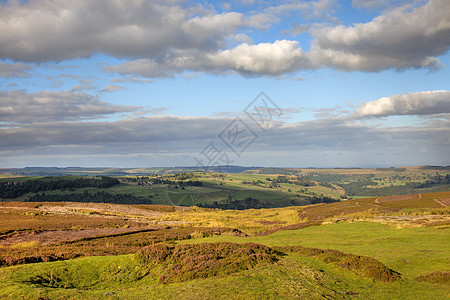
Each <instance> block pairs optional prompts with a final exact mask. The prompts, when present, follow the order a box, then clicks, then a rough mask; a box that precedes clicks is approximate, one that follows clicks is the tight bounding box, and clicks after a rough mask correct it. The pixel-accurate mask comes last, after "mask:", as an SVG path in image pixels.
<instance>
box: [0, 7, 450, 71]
mask: <svg viewBox="0 0 450 300" xmlns="http://www.w3.org/2000/svg"><path fill="white" fill-rule="evenodd" d="M372 3H373V1H356V2H355V3H354V5H359V6H366V7H367V6H371V5H372ZM396 3H397V2H396ZM333 6H334V2H333V1H330V0H319V1H311V2H305V3H303V2H302V3H290V2H289V3H282V4H280V5H277V6H273V7H266V8H265V9H262V10H260V11H253V12H251V13H249V14H248V15H244V14H242V13H239V12H232V11H229V12H224V13H218V12H216V11H213V10H207V9H205V8H204V7H202V6H196V7H188V6H186V5H182V4H177V2H176V1H175V2H165V1H139V0H133V1H127V3H126V5H125V4H124V3H123V2H121V1H109V0H99V1H88V0H80V1H69V0H63V1H54V0H48V1H43V0H36V1H30V2H27V3H25V4H23V3H22V4H19V2H11V3H9V4H8V5H3V6H1V7H0V58H4V59H12V60H16V61H27V62H42V61H58V60H66V59H71V58H77V57H87V56H91V55H92V54H95V53H104V54H107V55H111V56H114V57H119V58H128V59H133V60H131V61H126V62H124V63H122V64H120V65H118V66H109V67H106V70H107V71H110V72H116V73H118V74H122V75H127V74H130V75H138V76H143V77H147V78H159V77H173V76H174V75H175V74H177V73H181V72H183V71H185V70H188V71H202V72H213V73H217V72H225V73H227V72H229V71H231V72H237V73H240V74H242V75H245V76H248V75H252V76H277V75H280V74H283V73H291V72H295V71H299V70H306V69H316V68H335V69H339V70H343V71H369V72H376V71H380V70H384V69H389V68H396V69H406V68H429V69H436V68H439V67H440V61H439V59H438V58H437V56H439V55H441V54H443V53H445V52H447V51H448V49H449V47H450V5H448V3H447V0H430V1H429V2H427V3H425V4H424V5H422V6H414V5H413V4H407V5H404V6H402V7H398V8H396V9H393V10H390V11H386V12H384V13H383V14H382V15H380V16H378V17H376V18H374V19H373V20H372V21H370V22H368V23H361V24H355V25H352V26H344V25H339V26H316V27H315V28H314V29H312V30H311V34H312V37H313V41H312V44H311V46H310V47H309V48H310V50H309V52H304V51H302V48H301V47H300V45H299V44H298V42H297V41H294V40H291V41H289V40H282V41H275V42H272V43H259V44H251V41H250V40H246V41H245V42H243V43H241V44H240V45H237V46H230V41H233V40H234V41H236V39H238V40H239V39H241V40H242V38H248V36H247V35H246V34H245V33H244V32H242V30H243V29H245V28H247V29H248V28H256V29H262V28H268V26H270V25H271V24H273V23H275V22H279V21H280V20H281V17H282V16H283V15H284V14H288V13H293V12H295V11H298V12H301V13H303V14H304V13H306V12H309V14H310V15H313V16H316V17H319V16H320V17H324V18H325V17H327V13H326V12H327V11H329V10H330V9H332V7H333ZM328 17H330V16H328ZM297 29H299V30H300V31H303V30H305V27H304V25H300V27H297ZM297 31H298V30H297ZM297 33H298V32H297ZM16 67H17V68H19V69H20V68H23V67H24V66H23V65H21V66H19V65H17V66H16ZM1 68H6V67H5V66H2V67H0V70H1ZM22 71H25V70H22ZM0 72H1V71H0ZM5 74H8V73H5ZM16 74H22V75H23V74H26V73H23V72H22V73H20V70H19V72H18V73H16Z"/></svg>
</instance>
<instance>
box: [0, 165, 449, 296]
mask: <svg viewBox="0 0 450 300" xmlns="http://www.w3.org/2000/svg"><path fill="white" fill-rule="evenodd" d="M383 172H384V171H383ZM386 172H387V171H386ZM264 176H266V175H264ZM237 180H238V178H235V179H234V181H237ZM449 194H450V192H443V193H433V194H423V195H422V196H421V198H419V197H418V196H416V195H412V196H400V197H380V198H378V200H377V201H375V200H376V199H377V198H366V199H354V200H349V201H344V202H341V203H332V204H327V205H313V206H306V207H285V208H272V209H260V210H246V211H234V210H227V211H224V210H213V209H204V208H197V207H194V208H176V207H169V206H149V205H138V206H133V207H131V206H129V207H128V206H125V205H124V206H120V209H118V208H119V206H109V205H105V210H103V209H100V210H99V212H101V214H89V215H88V214H77V215H71V214H68V215H64V214H58V213H51V214H47V213H46V212H45V211H39V213H36V212H37V211H38V210H37V209H36V208H35V206H36V205H37V204H35V203H34V204H33V203H17V204H16V205H17V207H16V208H11V207H13V203H0V207H1V208H2V209H1V211H2V215H1V216H0V229H1V230H0V233H1V234H2V237H3V238H6V237H11V236H12V235H14V234H22V233H27V232H33V231H35V230H49V229H71V228H72V229H73V226H79V228H87V227H89V226H92V228H96V226H99V227H106V226H125V225H132V224H135V225H137V224H141V227H139V228H146V227H145V226H147V225H148V224H160V225H162V224H164V226H168V225H169V224H170V226H179V227H178V228H165V229H159V230H154V231H146V232H138V233H129V234H128V233H124V234H117V235H114V234H112V235H107V236H96V237H92V238H91V237H90V238H84V239H80V240H77V241H72V242H65V243H60V244H51V245H43V244H39V243H36V242H33V241H25V242H23V241H22V242H17V243H16V244H13V245H11V246H0V256H1V257H0V258H1V259H3V260H2V261H1V262H2V263H4V264H6V265H10V264H15V263H17V262H18V263H27V264H25V265H18V266H12V267H7V266H3V267H1V268H0V282H2V284H1V287H0V299H20V298H23V299H39V298H40V299H99V298H105V299H124V298H125V299H180V298H183V299H199V298H200V299H293V298H301V299H353V298H361V299H448V295H450V287H449V285H448V282H449V274H450V273H449V272H450V270H449V268H448V266H449V265H450V263H449V258H450V247H449V245H450V235H449V231H448V230H450V226H448V221H445V220H446V219H445V218H448V215H449V211H448V208H445V207H443V206H442V205H441V206H439V207H437V206H435V204H436V202H434V201H433V199H446V198H450V195H449ZM443 201H444V200H443ZM39 205H42V204H39ZM45 205H47V204H45ZM65 205H67V204H61V203H59V204H58V203H53V204H51V208H52V209H54V210H55V211H58V208H61V206H65ZM96 207H97V206H96ZM106 207H109V208H110V209H111V211H108V210H107V209H106ZM127 207H128V208H129V210H128V211H127V212H126V213H125V212H123V211H122V210H123V209H127ZM131 208H135V209H138V208H139V209H141V211H142V210H144V211H149V212H152V211H153V212H155V214H150V215H149V216H148V217H145V216H144V215H141V216H140V219H138V220H137V219H136V220H135V221H132V220H131V219H133V212H132V211H133V210H132V209H131ZM80 209H82V208H80ZM96 209H97V208H96ZM429 216H435V217H438V218H442V220H443V221H442V222H443V223H442V224H440V225H438V224H437V223H438V222H434V221H430V222H428V223H427V222H424V223H423V224H419V225H420V226H422V227H412V226H409V225H410V223H411V222H412V221H409V220H410V219H412V220H416V219H421V218H428V217H429ZM416 217H417V218H416ZM380 218H386V219H389V218H391V219H393V220H397V221H395V222H393V223H392V224H393V225H396V224H397V225H398V224H404V225H405V226H403V228H397V227H396V226H391V225H386V224H381V223H377V222H378V221H377V220H379V219H380ZM430 220H435V219H434V218H430ZM440 220H441V219H440ZM108 222H110V223H108ZM132 222H135V223H132ZM445 222H447V223H445ZM305 224H306V225H308V224H309V225H315V226H304V225H305ZM433 224H434V225H433ZM446 224H447V225H446ZM71 226H72V227H71ZM80 226H81V227H80ZM226 227H228V228H226ZM300 227H304V228H302V229H295V228H300ZM39 228H41V229H39ZM234 228H237V229H236V230H235V229H234ZM280 229H283V230H280ZM288 229H289V230H288ZM149 230H150V229H149ZM241 231H242V232H241ZM266 231H272V232H274V233H272V234H268V235H264V232H266ZM245 234H247V235H249V236H247V237H245ZM158 243H159V244H158ZM161 243H164V245H163V244H161ZM256 244H257V245H256ZM260 245H263V246H260ZM267 247H270V248H271V249H269V248H267ZM311 248H313V249H311ZM276 251H278V252H276ZM136 253H137V254H136ZM124 254H125V255H124ZM87 255H95V256H91V257H84V256H87ZM76 257H82V258H76ZM5 258H7V259H6V260H5ZM74 258H75V259H74ZM8 259H9V260H11V261H9V260H8ZM14 259H17V261H16V262H14ZM60 259H65V260H64V261H53V260H60ZM41 261H47V262H41ZM32 262H35V263H32ZM397 272H398V273H399V274H400V275H398V274H397ZM399 276H401V278H400V277H399Z"/></svg>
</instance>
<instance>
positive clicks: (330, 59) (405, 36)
mask: <svg viewBox="0 0 450 300" xmlns="http://www.w3.org/2000/svg"><path fill="white" fill-rule="evenodd" d="M313 35H314V37H315V42H314V45H313V47H312V48H311V59H312V60H314V61H315V62H316V63H317V64H318V65H322V66H333V67H335V68H338V69H341V70H344V71H357V70H360V71H380V70H383V69H388V68H397V69H405V68H411V67H413V68H421V67H427V68H430V69H435V68H438V67H439V66H440V62H439V60H438V59H437V58H436V57H435V56H438V55H441V54H444V53H445V52H447V51H448V49H449V47H450V5H449V4H448V1H447V0H430V1H429V2H428V3H426V4H425V5H423V6H420V7H416V8H411V5H406V6H402V7H399V8H397V9H394V10H392V11H389V12H387V13H385V14H384V15H381V16H378V17H376V18H375V19H373V20H372V21H371V22H368V23H364V24H355V25H353V26H350V27H345V26H343V25H339V26H333V27H322V28H316V29H315V30H314V31H313Z"/></svg>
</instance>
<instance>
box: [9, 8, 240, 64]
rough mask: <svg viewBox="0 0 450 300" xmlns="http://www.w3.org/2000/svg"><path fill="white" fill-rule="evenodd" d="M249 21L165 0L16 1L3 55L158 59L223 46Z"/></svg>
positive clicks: (38, 59) (33, 59)
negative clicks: (172, 51)
mask: <svg viewBox="0 0 450 300" xmlns="http://www.w3.org/2000/svg"><path fill="white" fill-rule="evenodd" d="M244 25H245V24H244V20H243V16H242V15H241V14H240V13H236V12H229V13H223V14H214V13H213V12H208V11H206V10H205V9H201V8H197V9H195V8H183V7H182V6H179V5H176V4H174V3H172V4H171V3H169V2H165V1H141V0H130V1H126V3H125V2H123V1H110V0H97V1H88V0H79V1H71V0H61V1H55V0H47V1H44V0H35V1H30V2H27V3H25V4H21V3H19V2H10V3H9V4H8V5H3V6H0V57H1V58H9V59H12V60H17V61H28V62H42V61H60V60H65V59H72V58H77V57H88V56H91V55H92V54H95V53H105V54H109V55H112V56H115V57H131V58H156V57H159V56H164V55H165V54H166V53H167V52H168V51H170V49H202V50H215V49H219V47H221V46H223V45H224V42H225V39H226V37H227V36H228V35H230V34H232V33H235V31H236V30H237V29H238V28H239V27H240V26H244ZM245 26H246V25H245Z"/></svg>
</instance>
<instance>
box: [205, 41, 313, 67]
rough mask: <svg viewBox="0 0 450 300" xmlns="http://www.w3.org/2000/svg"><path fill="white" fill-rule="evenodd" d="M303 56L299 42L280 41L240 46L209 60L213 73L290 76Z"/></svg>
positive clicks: (208, 58) (208, 57)
mask: <svg viewBox="0 0 450 300" xmlns="http://www.w3.org/2000/svg"><path fill="white" fill-rule="evenodd" d="M303 59H304V55H303V52H302V49H301V48H300V46H299V43H298V42H297V41H288V40H280V41H275V42H274V43H260V44H257V45H249V44H246V43H244V44H241V45H239V46H237V47H236V48H233V49H230V50H224V51H221V52H219V53H216V54H211V55H208V56H207V64H208V65H209V66H210V67H211V68H213V69H216V68H217V69H223V70H234V71H237V72H239V73H242V74H251V75H279V74H283V73H290V72H293V71H295V70H296V69H298V67H299V65H302V60H303Z"/></svg>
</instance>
